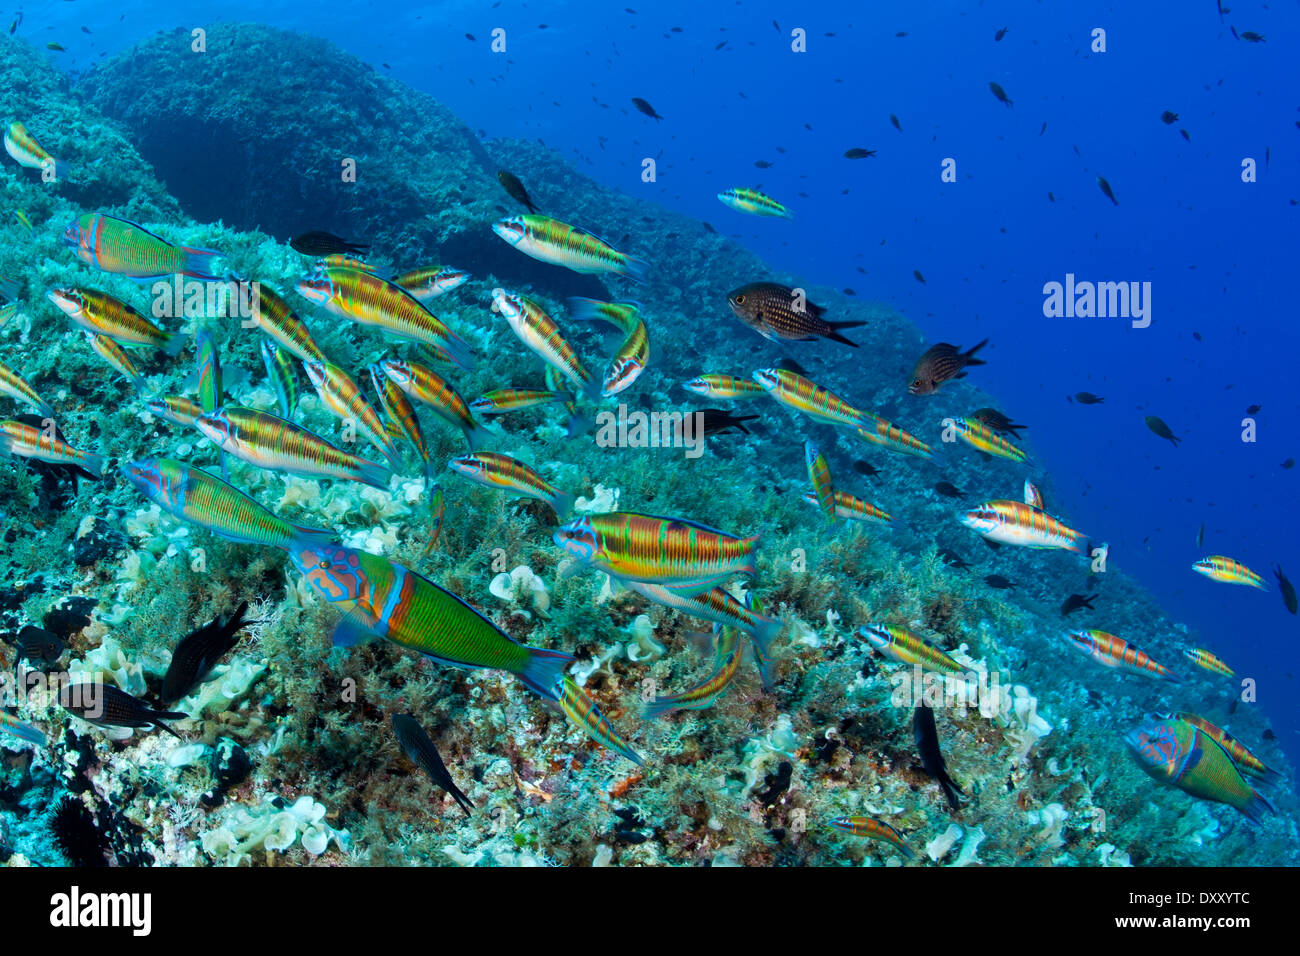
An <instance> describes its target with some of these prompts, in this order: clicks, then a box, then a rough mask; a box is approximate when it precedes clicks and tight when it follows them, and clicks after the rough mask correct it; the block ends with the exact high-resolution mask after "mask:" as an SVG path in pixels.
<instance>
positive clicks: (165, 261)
mask: <svg viewBox="0 0 1300 956" xmlns="http://www.w3.org/2000/svg"><path fill="white" fill-rule="evenodd" d="M63 241H64V242H65V243H67V244H68V245H69V246H71V247H72V250H73V252H74V253H76V256H77V258H78V259H80V260H81V261H82V262H84V263H85V264H86V265H88V266H93V267H94V268H96V269H100V270H102V271H104V272H113V273H116V274H118V275H124V276H128V277H130V278H132V279H159V278H163V277H164V276H169V275H172V274H180V275H185V276H189V277H190V278H192V279H204V280H210V281H217V280H218V278H219V277H218V276H217V275H216V273H215V272H214V268H213V265H212V262H211V260H212V259H214V258H216V257H217V256H220V255H221V253H220V252H217V251H215V250H213V249H200V248H198V247H197V246H178V245H176V244H175V243H171V242H168V241H167V240H166V239H164V238H162V237H161V236H157V235H154V234H153V233H152V232H150V231H149V230H148V229H145V228H144V227H143V226H138V225H136V224H135V223H133V222H131V221H130V220H127V219H118V218H117V217H115V216H105V215H103V214H99V215H95V214H91V213H87V214H86V215H84V216H81V217H80V218H78V219H77V220H76V221H74V222H72V223H71V224H69V226H68V228H67V229H66V230H64V233H63Z"/></svg>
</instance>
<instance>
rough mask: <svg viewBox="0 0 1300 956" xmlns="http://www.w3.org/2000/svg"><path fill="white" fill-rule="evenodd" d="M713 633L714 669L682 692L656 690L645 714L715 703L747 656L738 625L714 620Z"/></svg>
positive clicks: (648, 717)
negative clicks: (717, 622) (735, 626)
mask: <svg viewBox="0 0 1300 956" xmlns="http://www.w3.org/2000/svg"><path fill="white" fill-rule="evenodd" d="M713 634H714V641H715V645H714V653H713V670H712V672H710V674H709V676H707V677H706V678H704V680H702V681H700V682H699V683H698V684H695V685H693V686H691V687H688V688H687V689H686V690H684V691H682V692H681V693H679V694H659V693H658V692H656V693H655V696H654V698H653V699H652V700H650V701H648V702H646V703H645V705H644V706H643V707H642V708H641V716H642V717H644V718H645V719H646V720H653V719H655V718H656V717H662V716H664V715H665V714H668V713H671V712H672V711H674V710H704V709H705V708H706V707H712V706H713V704H714V702H715V701H717V699H718V697H719V695H720V694H721V693H722V692H723V691H724V690H726V689H727V686H728V685H729V684H730V683H731V681H732V679H733V678H734V677H735V676H736V673H737V671H739V670H740V662H741V660H742V659H743V658H744V656H745V642H744V641H743V640H741V634H740V630H739V629H738V628H734V627H723V626H722V625H721V624H715V625H714V626H713Z"/></svg>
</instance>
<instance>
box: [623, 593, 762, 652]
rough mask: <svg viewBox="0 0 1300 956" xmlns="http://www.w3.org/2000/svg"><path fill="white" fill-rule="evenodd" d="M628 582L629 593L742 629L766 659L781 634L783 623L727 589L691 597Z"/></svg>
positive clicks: (704, 618) (685, 612)
mask: <svg viewBox="0 0 1300 956" xmlns="http://www.w3.org/2000/svg"><path fill="white" fill-rule="evenodd" d="M624 583H625V584H626V585H627V589H628V590H629V591H634V592H635V593H637V594H639V595H641V596H642V597H643V598H646V599H647V600H649V601H653V602H654V603H655V604H661V605H663V606H664V607H668V608H672V609H673V610H674V611H681V612H682V613H683V614H688V615H690V616H691V617H698V618H702V619H703V620H706V621H712V622H713V623H715V624H720V625H722V626H724V627H734V628H738V629H739V630H741V631H743V632H744V633H746V634H748V635H749V636H750V637H751V638H752V639H753V641H754V646H755V648H756V649H758V650H760V651H761V652H762V655H763V656H766V655H767V653H768V649H769V648H770V647H771V645H772V640H773V638H775V637H776V635H777V634H778V633H780V631H781V622H780V621H779V620H777V619H776V618H772V617H765V616H764V615H762V614H759V613H757V612H756V611H754V610H752V609H751V608H749V607H747V606H746V605H744V604H742V603H741V602H740V601H738V600H736V599H735V598H734V597H732V596H731V594H730V593H729V592H728V591H727V589H726V588H723V587H716V588H711V589H710V590H708V591H704V592H703V593H701V594H697V595H690V594H685V593H683V592H681V591H677V590H674V589H672V588H669V587H664V586H663V585H661V584H643V583H642V582H640V581H626V582H624Z"/></svg>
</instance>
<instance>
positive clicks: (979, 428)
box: [943, 418, 1029, 463]
mask: <svg viewBox="0 0 1300 956" xmlns="http://www.w3.org/2000/svg"><path fill="white" fill-rule="evenodd" d="M943 424H944V427H945V428H952V429H954V430H955V431H956V433H957V437H958V438H960V439H961V440H962V441H964V442H965V443H966V444H968V445H970V446H971V447H972V448H974V449H976V450H977V451H982V452H984V454H986V455H993V456H994V457H996V458H1005V459H1007V460H1008V461H1015V462H1020V463H1024V462H1026V461H1028V460H1029V456H1028V455H1026V454H1025V453H1024V452H1023V451H1022V450H1021V449H1019V448H1017V447H1016V446H1015V445H1013V444H1011V442H1009V441H1007V440H1006V439H1005V438H1003V437H1002V436H1001V435H998V434H996V433H995V432H994V431H993V429H991V428H989V427H988V426H987V425H984V424H981V423H980V422H977V421H976V420H975V419H973V418H945V419H944V422H943Z"/></svg>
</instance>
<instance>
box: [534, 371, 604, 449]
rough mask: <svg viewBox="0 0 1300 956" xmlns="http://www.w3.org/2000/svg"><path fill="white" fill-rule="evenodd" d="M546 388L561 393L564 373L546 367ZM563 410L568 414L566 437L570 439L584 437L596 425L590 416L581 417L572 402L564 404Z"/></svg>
mask: <svg viewBox="0 0 1300 956" xmlns="http://www.w3.org/2000/svg"><path fill="white" fill-rule="evenodd" d="M544 377H545V379H546V387H547V388H548V389H549V390H550V391H552V392H560V391H563V389H562V388H561V386H562V385H564V373H563V372H561V371H560V370H559V369H558V368H556V367H555V366H554V365H547V366H546V370H545V373H544ZM564 410H565V411H566V412H568V413H569V425H568V435H569V437H570V438H577V437H578V436H579V435H584V434H586V433H587V431H588V430H590V429H591V428H592V426H594V425H595V424H596V420H595V419H594V418H592V417H591V416H590V415H583V414H582V413H580V412H579V411H578V406H577V405H576V404H575V403H574V402H573V401H572V400H570V401H567V402H565V403H564Z"/></svg>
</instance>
